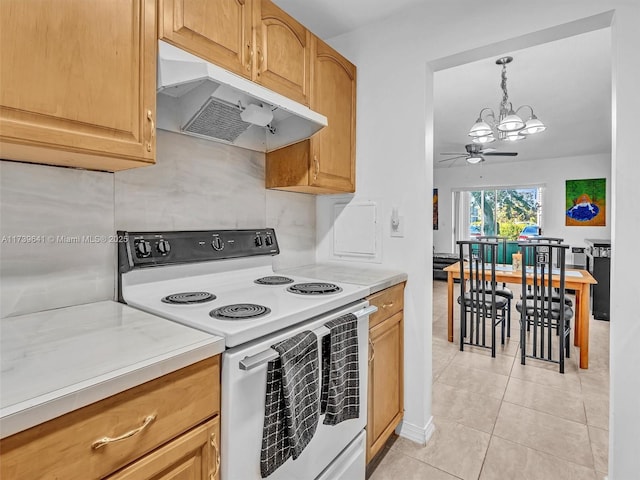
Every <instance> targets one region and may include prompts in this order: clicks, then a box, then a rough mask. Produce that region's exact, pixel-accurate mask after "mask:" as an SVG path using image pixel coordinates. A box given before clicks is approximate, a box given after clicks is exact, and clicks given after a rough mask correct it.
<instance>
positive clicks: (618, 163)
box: [318, 0, 640, 480]
mask: <svg viewBox="0 0 640 480" xmlns="http://www.w3.org/2000/svg"><path fill="white" fill-rule="evenodd" d="M540 3H541V2H523V1H518V2H509V6H508V8H505V5H504V2H502V1H499V0H485V1H484V2H472V1H465V2H463V1H460V2H425V4H424V5H421V6H419V7H416V8H414V9H411V10H407V11H405V12H403V13H402V14H401V15H399V16H396V17H393V18H388V19H385V20H384V21H383V22H381V23H378V24H375V25H369V26H367V27H364V28H362V29H360V30H358V31H355V32H352V33H349V34H345V35H343V36H341V37H338V38H335V39H333V41H332V42H331V43H332V45H333V46H334V47H336V48H337V49H338V50H340V51H341V52H343V53H344V54H345V55H346V56H347V57H348V58H349V59H350V60H352V61H353V62H354V63H355V64H356V65H357V66H358V126H357V135H358V137H357V142H358V143H357V194H356V199H357V198H362V199H367V198H368V197H370V196H374V194H375V195H379V201H380V205H381V208H382V209H383V211H386V212H390V211H391V206H392V205H394V204H395V205H399V206H400V207H401V208H402V210H403V215H404V216H405V220H406V222H407V224H406V226H407V229H406V232H405V238H404V239H396V238H393V239H392V238H390V237H388V236H386V235H385V236H384V240H383V241H384V244H383V254H384V260H383V264H384V265H386V266H388V267H390V268H402V269H404V270H406V271H407V272H408V273H409V282H408V284H407V295H406V300H407V309H406V311H405V316H406V323H405V325H406V331H405V341H406V342H405V345H406V348H405V361H406V370H405V375H406V377H405V378H406V383H405V408H406V415H405V420H406V422H407V423H409V424H411V425H412V426H414V427H415V428H417V429H420V428H422V427H424V428H425V430H426V427H427V423H428V421H429V419H430V416H431V354H430V345H431V297H430V296H431V288H432V280H431V274H430V270H431V251H432V246H433V240H432V238H433V235H432V224H431V221H432V219H431V217H432V215H431V213H430V212H431V207H430V205H431V195H432V191H431V188H432V187H433V179H432V171H433V147H432V143H433V142H432V135H433V109H432V102H431V95H432V94H433V84H434V82H433V71H432V67H431V65H443V64H445V63H446V62H443V59H445V58H447V57H452V56H454V55H458V54H461V55H466V56H467V59H466V61H472V60H477V59H480V58H486V57H487V56H492V55H499V54H500V53H503V52H506V51H509V50H512V49H513V48H524V47H526V46H530V45H526V44H523V42H524V40H531V39H529V38H525V37H523V36H524V35H526V34H534V36H535V35H536V34H537V33H538V32H542V33H541V34H540V39H544V38H547V40H548V35H547V34H548V32H543V31H544V30H545V29H548V28H552V27H556V26H558V25H561V24H565V23H567V22H573V21H577V20H580V19H583V18H585V17H588V16H591V15H596V14H600V13H602V12H605V11H607V10H609V9H612V8H615V9H616V12H615V19H614V23H613V27H612V36H613V42H612V50H613V51H612V57H613V71H614V79H613V88H614V92H615V105H616V106H615V107H614V121H613V128H614V135H613V142H614V149H613V157H612V177H611V180H612V192H613V195H614V196H613V197H612V204H611V213H612V214H611V225H612V227H611V236H612V240H613V242H614V247H615V248H616V249H617V250H616V252H618V253H615V252H614V257H613V263H612V265H613V267H612V291H613V294H612V302H613V303H612V305H613V309H612V318H613V320H612V322H611V352H612V362H611V365H612V388H611V395H612V396H611V412H612V413H611V415H612V416H611V424H610V435H611V440H610V455H609V470H610V479H612V480H626V479H628V478H635V476H636V475H637V472H638V471H640V456H639V455H637V451H638V441H637V431H638V430H640V418H639V416H638V415H639V414H638V409H637V405H638V404H640V399H639V395H640V375H638V371H637V368H638V367H637V366H638V365H640V353H639V352H640V349H638V348H637V342H640V322H638V321H637V320H638V313H637V307H636V304H637V302H636V300H635V297H637V282H629V281H628V280H629V278H630V275H631V272H637V271H638V270H640V259H639V258H638V257H637V256H630V255H629V252H632V251H634V248H635V246H634V243H636V242H637V238H638V233H639V229H640V228H639V226H640V218H639V216H640V210H638V209H637V207H636V206H635V205H636V202H635V201H633V200H634V198H635V196H636V194H637V184H638V179H639V178H640V164H639V163H638V162H637V154H636V150H637V141H636V133H635V126H636V125H637V117H638V112H640V99H639V96H638V90H637V86H638V85H640V63H639V62H638V61H637V45H640V29H638V28H637V24H638V21H639V20H640V2H637V1H635V0H564V1H556V2H544V7H542V6H541V5H540ZM586 23H589V22H586ZM580 25H582V23H581V24H580ZM580 25H578V27H580ZM561 30H562V31H567V32H569V33H568V34H576V33H580V32H579V30H580V28H577V29H576V25H575V24H574V25H569V26H566V25H565V26H563V27H561ZM582 31H583V32H584V31H586V30H582ZM571 32H573V33H571ZM510 39H515V40H514V41H511V40H510ZM523 39H524V40H523ZM507 40H510V41H507ZM524 43H526V42H524ZM480 47H484V48H480ZM480 50H481V51H480ZM474 55H475V56H474ZM585 101H588V99H585ZM328 203H329V202H318V215H319V216H326V215H330V212H328V210H327V209H328V208H329V205H328ZM327 234H328V232H324V231H319V232H318V235H319V237H320V238H322V236H325V235H327Z"/></svg>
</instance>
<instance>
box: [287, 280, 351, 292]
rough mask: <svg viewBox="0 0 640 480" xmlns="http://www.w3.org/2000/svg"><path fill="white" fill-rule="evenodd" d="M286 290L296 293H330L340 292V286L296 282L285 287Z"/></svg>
mask: <svg viewBox="0 0 640 480" xmlns="http://www.w3.org/2000/svg"><path fill="white" fill-rule="evenodd" d="M287 290H288V291H289V292H291V293H297V294H298V295H330V294H332V293H338V292H341V291H342V288H340V287H339V286H338V285H335V284H333V283H322V282H313V283H296V284H295V285H291V286H290V287H289V288H287Z"/></svg>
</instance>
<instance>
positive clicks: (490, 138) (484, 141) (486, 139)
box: [471, 134, 496, 145]
mask: <svg viewBox="0 0 640 480" xmlns="http://www.w3.org/2000/svg"><path fill="white" fill-rule="evenodd" d="M471 141H472V142H473V143H479V144H481V145H485V144H487V143H491V142H495V141H496V137H494V136H493V134H491V135H485V136H484V137H473V138H472V139H471Z"/></svg>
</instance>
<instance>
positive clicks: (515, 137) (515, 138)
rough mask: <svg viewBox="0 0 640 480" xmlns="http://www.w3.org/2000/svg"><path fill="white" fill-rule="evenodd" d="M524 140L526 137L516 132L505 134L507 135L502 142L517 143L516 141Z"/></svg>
mask: <svg viewBox="0 0 640 480" xmlns="http://www.w3.org/2000/svg"><path fill="white" fill-rule="evenodd" d="M525 138H527V137H526V136H525V135H522V132H520V131H516V132H507V134H506V135H505V137H504V140H506V141H507V142H517V141H518V140H524V139H525Z"/></svg>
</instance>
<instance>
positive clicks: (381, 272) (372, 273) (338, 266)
mask: <svg viewBox="0 0 640 480" xmlns="http://www.w3.org/2000/svg"><path fill="white" fill-rule="evenodd" d="M278 273H281V274H286V273H289V274H290V275H300V276H303V277H310V278H316V279H318V280H324V281H327V282H338V283H340V282H343V283H353V284H355V285H363V286H366V287H369V295H371V294H372V293H376V292H379V291H380V290H384V289H385V288H389V287H392V286H394V285H397V284H398V283H401V282H405V281H406V280H407V274H406V273H404V272H401V271H397V270H388V269H384V268H380V267H378V266H377V265H371V264H353V263H347V262H324V263H316V264H313V265H305V266H303V267H296V268H290V269H286V270H282V271H279V272H278Z"/></svg>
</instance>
